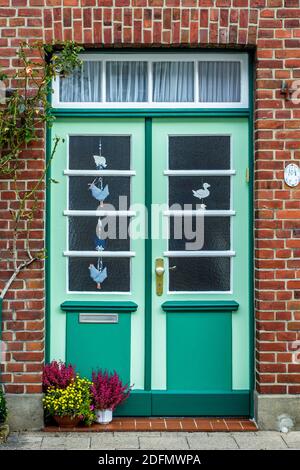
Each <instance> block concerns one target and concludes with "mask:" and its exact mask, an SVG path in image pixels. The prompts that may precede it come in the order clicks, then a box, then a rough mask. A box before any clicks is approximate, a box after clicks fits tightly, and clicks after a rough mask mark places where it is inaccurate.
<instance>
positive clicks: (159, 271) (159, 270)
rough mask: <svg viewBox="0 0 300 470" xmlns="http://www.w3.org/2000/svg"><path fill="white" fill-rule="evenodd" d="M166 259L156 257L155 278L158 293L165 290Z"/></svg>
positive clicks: (160, 293)
mask: <svg viewBox="0 0 300 470" xmlns="http://www.w3.org/2000/svg"><path fill="white" fill-rule="evenodd" d="M164 273H165V267H164V259H163V258H156V260H155V280H156V295H162V294H163V291H164Z"/></svg>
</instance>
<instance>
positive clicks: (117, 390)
mask: <svg viewBox="0 0 300 470" xmlns="http://www.w3.org/2000/svg"><path fill="white" fill-rule="evenodd" d="M92 382H93V385H92V386H91V392H92V399H93V403H94V405H95V408H97V409H99V410H112V411H113V410H114V409H115V408H116V407H117V406H118V405H120V403H122V402H123V401H124V400H126V398H128V396H129V394H130V391H131V387H130V386H129V385H128V384H126V385H123V383H122V381H121V379H120V377H119V376H118V374H117V373H116V372H114V373H113V374H111V373H109V372H108V371H102V370H99V371H98V372H93V373H92Z"/></svg>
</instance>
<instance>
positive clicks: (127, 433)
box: [94, 431, 173, 437]
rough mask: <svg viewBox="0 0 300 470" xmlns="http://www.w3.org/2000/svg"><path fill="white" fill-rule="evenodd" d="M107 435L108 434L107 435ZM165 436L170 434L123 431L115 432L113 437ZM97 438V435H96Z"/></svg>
mask: <svg viewBox="0 0 300 470" xmlns="http://www.w3.org/2000/svg"><path fill="white" fill-rule="evenodd" d="M106 434H107V433H106ZM109 434H112V433H109ZM162 434H163V435H165V434H168V433H161V432H159V431H124V432H123V431H122V432H114V433H113V435H114V436H115V437H132V436H136V437H160V436H161V435H162ZM169 434H173V433H169ZM94 436H95V434H94Z"/></svg>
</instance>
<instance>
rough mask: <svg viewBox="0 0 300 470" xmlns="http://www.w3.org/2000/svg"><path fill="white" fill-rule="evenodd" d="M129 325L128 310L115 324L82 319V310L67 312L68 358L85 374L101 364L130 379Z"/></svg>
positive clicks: (68, 360) (98, 367) (127, 381)
mask: <svg viewBox="0 0 300 470" xmlns="http://www.w3.org/2000/svg"><path fill="white" fill-rule="evenodd" d="M130 329H131V328H130V314H129V313H124V314H123V313H122V315H119V322H118V323H113V324H105V323H89V324H85V323H79V314H77V313H74V314H70V315H67V330H66V333H67V341H66V361H67V362H68V363H72V364H74V365H75V366H76V370H77V371H78V372H79V373H80V374H82V375H83V376H85V377H88V378H90V377H91V372H92V370H96V369H100V368H101V369H107V370H109V371H114V370H116V371H117V372H118V374H119V375H120V377H121V379H122V380H123V381H124V382H125V383H130Z"/></svg>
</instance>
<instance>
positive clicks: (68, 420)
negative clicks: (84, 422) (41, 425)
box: [53, 416, 81, 428]
mask: <svg viewBox="0 0 300 470" xmlns="http://www.w3.org/2000/svg"><path fill="white" fill-rule="evenodd" d="M53 418H54V421H55V422H56V424H57V426H59V427H60V428H75V427H76V426H78V424H79V423H80V421H81V418H80V417H79V416H75V417H74V418H73V417H72V416H53Z"/></svg>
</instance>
